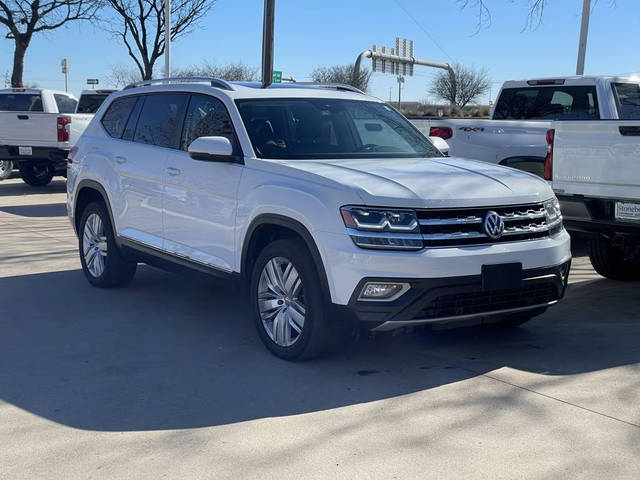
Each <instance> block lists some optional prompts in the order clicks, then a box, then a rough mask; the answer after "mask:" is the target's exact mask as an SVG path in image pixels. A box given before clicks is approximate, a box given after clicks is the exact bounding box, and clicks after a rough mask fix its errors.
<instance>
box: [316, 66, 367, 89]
mask: <svg viewBox="0 0 640 480" xmlns="http://www.w3.org/2000/svg"><path fill="white" fill-rule="evenodd" d="M353 73H354V66H353V64H348V65H333V66H331V67H318V68H316V69H315V70H314V71H313V72H311V78H312V79H313V81H314V82H320V83H344V84H346V85H352V86H354V87H356V88H359V89H360V90H362V91H363V92H366V91H367V89H368V88H369V80H370V79H371V72H370V71H369V70H367V69H366V68H361V69H360V74H359V75H358V78H355V79H354V78H353V77H354V75H353Z"/></svg>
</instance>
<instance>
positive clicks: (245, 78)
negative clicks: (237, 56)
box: [174, 62, 259, 82]
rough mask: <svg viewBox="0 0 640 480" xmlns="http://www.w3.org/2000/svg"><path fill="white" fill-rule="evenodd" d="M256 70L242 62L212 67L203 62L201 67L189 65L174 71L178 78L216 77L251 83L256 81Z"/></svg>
mask: <svg viewBox="0 0 640 480" xmlns="http://www.w3.org/2000/svg"><path fill="white" fill-rule="evenodd" d="M258 70H259V69H258V68H257V67H250V66H249V65H245V64H244V63H242V62H236V63H227V64H225V65H213V64H211V63H209V62H204V63H203V64H202V65H191V66H189V67H185V68H181V69H178V70H176V71H175V72H174V73H175V74H176V76H180V77H216V78H221V79H223V80H227V81H230V82H231V81H238V82H252V81H255V80H258Z"/></svg>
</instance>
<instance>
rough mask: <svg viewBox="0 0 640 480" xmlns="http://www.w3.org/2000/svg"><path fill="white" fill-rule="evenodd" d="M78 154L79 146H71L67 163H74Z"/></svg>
mask: <svg viewBox="0 0 640 480" xmlns="http://www.w3.org/2000/svg"><path fill="white" fill-rule="evenodd" d="M77 154H78V147H73V148H71V150H69V154H68V155H67V163H68V164H72V163H73V159H74V158H76V155H77Z"/></svg>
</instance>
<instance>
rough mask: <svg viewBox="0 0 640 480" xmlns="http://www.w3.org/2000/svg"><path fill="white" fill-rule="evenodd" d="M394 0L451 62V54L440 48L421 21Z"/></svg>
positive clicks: (397, 0) (398, 1)
mask: <svg viewBox="0 0 640 480" xmlns="http://www.w3.org/2000/svg"><path fill="white" fill-rule="evenodd" d="M394 1H395V2H396V4H397V5H398V6H399V7H400V8H401V9H402V11H403V12H404V13H406V14H407V16H408V17H409V18H410V19H411V20H413V23H415V24H416V25H417V26H418V28H420V30H422V31H423V32H424V34H425V35H426V36H427V37H429V40H431V41H432V42H433V44H434V45H435V46H436V47H438V49H439V50H440V51H441V52H442V53H444V54H445V56H446V57H447V58H448V59H449V60H451V61H452V62H453V61H454V60H453V58H451V55H449V54H448V53H447V52H446V51H445V49H444V48H442V46H441V45H440V44H439V43H438V42H437V41H436V39H435V38H433V37H432V36H431V34H430V33H429V32H428V31H427V29H426V28H424V27H423V26H422V24H421V23H420V22H419V21H418V20H417V19H416V17H414V16H413V15H412V14H411V12H409V10H407V9H406V8H405V7H404V5H402V4H401V3H400V0H394Z"/></svg>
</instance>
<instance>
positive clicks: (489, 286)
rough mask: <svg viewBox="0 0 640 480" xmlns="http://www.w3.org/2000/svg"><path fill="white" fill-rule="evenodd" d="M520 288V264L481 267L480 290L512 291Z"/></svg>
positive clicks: (498, 264)
mask: <svg viewBox="0 0 640 480" xmlns="http://www.w3.org/2000/svg"><path fill="white" fill-rule="evenodd" d="M521 286H522V263H497V264H493V265H483V266H482V290H484V291H485V292H488V291H495V290H514V289H517V288H520V287H521Z"/></svg>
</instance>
